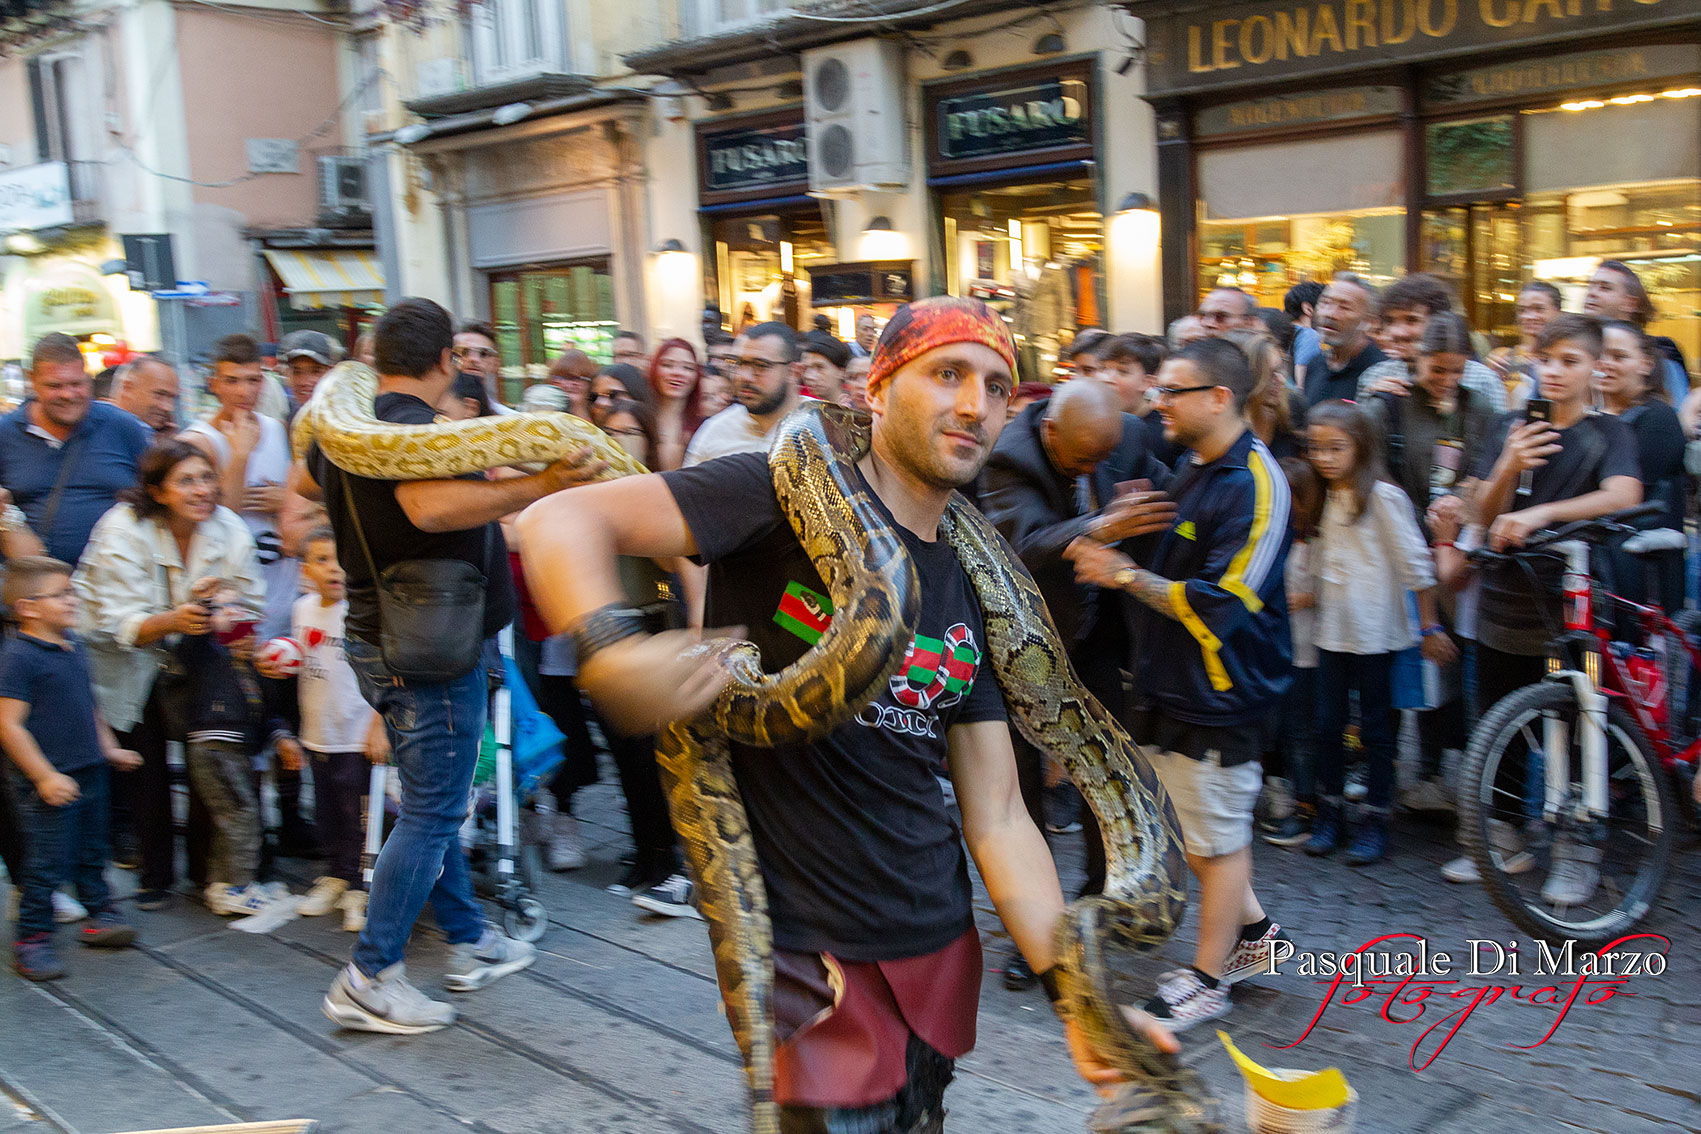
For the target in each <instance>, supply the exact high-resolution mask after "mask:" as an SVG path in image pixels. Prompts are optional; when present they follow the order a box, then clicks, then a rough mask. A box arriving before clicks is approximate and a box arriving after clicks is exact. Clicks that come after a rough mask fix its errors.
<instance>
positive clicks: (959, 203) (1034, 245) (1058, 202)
mask: <svg viewBox="0 0 1701 1134" xmlns="http://www.w3.org/2000/svg"><path fill="white" fill-rule="evenodd" d="M939 206H940V216H941V221H942V225H943V238H944V260H943V262H944V265H945V277H946V278H945V288H946V291H948V292H949V293H950V294H952V295H970V296H975V297H977V298H980V299H984V300H986V301H987V302H988V303H990V304H991V305H992V306H993V307H994V308H995V309H996V310H998V311H1000V312H1002V313H1003V314H1004V316H1005V317H1006V318H1007V319H1009V320H1010V322H1011V325H1012V329H1013V330H1014V332H1015V336H1016V344H1017V348H1018V350H1019V352H1020V354H1021V357H1020V359H1019V360H1018V361H1019V365H1020V369H1021V371H1022V376H1023V380H1024V381H1028V380H1048V379H1050V377H1051V376H1052V373H1053V371H1054V369H1055V367H1056V363H1057V353H1058V349H1059V347H1061V346H1066V345H1067V344H1068V343H1069V341H1070V340H1071V339H1072V338H1073V337H1074V335H1075V332H1076V331H1077V330H1079V329H1080V328H1082V327H1097V326H1102V325H1103V323H1104V311H1105V299H1104V294H1103V292H1102V288H1103V272H1102V270H1101V263H1102V260H1103V255H1104V217H1103V215H1102V214H1101V213H1100V212H1099V208H1098V203H1097V200H1096V197H1095V194H1094V189H1093V183H1092V182H1091V181H1089V180H1085V179H1081V180H1071V181H1057V182H1049V183H1047V182H1041V183H1025V184H1020V185H1007V186H997V187H987V188H976V189H970V190H963V191H960V192H947V193H941V194H940V198H939Z"/></svg>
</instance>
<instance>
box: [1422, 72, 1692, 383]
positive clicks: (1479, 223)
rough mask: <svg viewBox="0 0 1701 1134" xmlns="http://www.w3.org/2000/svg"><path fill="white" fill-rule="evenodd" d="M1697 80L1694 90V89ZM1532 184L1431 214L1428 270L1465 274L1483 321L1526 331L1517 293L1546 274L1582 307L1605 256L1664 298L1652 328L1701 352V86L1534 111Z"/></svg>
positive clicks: (1475, 313)
mask: <svg viewBox="0 0 1701 1134" xmlns="http://www.w3.org/2000/svg"><path fill="white" fill-rule="evenodd" d="M1691 91H1694V93H1693V94H1692V93H1690V92H1691ZM1519 117H1520V119H1521V121H1520V123H1519V125H1520V126H1521V128H1522V130H1523V139H1522V167H1523V168H1522V170H1521V171H1520V172H1521V178H1520V190H1521V191H1520V193H1519V194H1518V195H1517V196H1516V198H1514V199H1504V200H1500V201H1489V202H1480V203H1477V202H1473V203H1470V204H1463V205H1453V206H1447V207H1438V208H1431V209H1428V210H1426V211H1425V213H1424V222H1423V259H1424V266H1425V268H1426V270H1429V271H1433V272H1435V273H1437V274H1438V275H1441V276H1443V277H1446V278H1449V279H1451V280H1453V281H1455V282H1456V284H1457V286H1458V288H1459V292H1460V295H1461V296H1462V297H1463V299H1464V302H1465V306H1466V309H1467V313H1468V314H1469V315H1470V317H1471V319H1472V321H1473V323H1474V324H1475V325H1476V326H1477V327H1478V328H1479V329H1481V330H1483V331H1484V332H1486V333H1489V334H1490V335H1492V336H1493V337H1494V338H1495V339H1496V340H1498V341H1500V342H1511V341H1514V340H1515V337H1516V333H1517V331H1516V327H1515V325H1514V322H1513V303H1514V302H1515V300H1516V298H1517V293H1518V290H1519V288H1520V287H1522V285H1523V283H1524V282H1525V281H1527V280H1531V279H1538V280H1546V281H1548V282H1550V283H1552V284H1554V285H1555V286H1557V287H1558V288H1559V289H1560V291H1561V293H1562V294H1563V295H1564V296H1565V306H1566V307H1567V308H1568V309H1571V310H1580V309H1581V307H1582V302H1583V293H1584V291H1585V290H1586V289H1587V286H1588V281H1589V277H1590V276H1592V275H1593V274H1594V271H1595V268H1596V266H1597V265H1598V264H1599V263H1600V262H1601V261H1602V260H1622V261H1624V262H1625V263H1628V264H1629V265H1630V266H1631V267H1633V268H1634V269H1635V270H1636V272H1637V274H1638V275H1639V276H1640V277H1641V278H1642V282H1643V285H1644V286H1645V287H1646V288H1647V289H1648V293H1649V295H1650V297H1651V298H1652V299H1653V301H1654V308H1655V316H1654V320H1653V322H1652V323H1651V324H1650V325H1649V330H1650V331H1651V332H1652V333H1654V334H1656V335H1668V336H1670V337H1671V338H1672V339H1673V340H1674V341H1676V342H1677V344H1678V345H1679V347H1681V348H1682V350H1683V352H1684V354H1685V355H1686V356H1687V357H1688V358H1690V359H1691V360H1694V359H1695V358H1696V357H1697V355H1698V354H1701V318H1698V317H1697V314H1696V313H1697V310H1698V309H1701V90H1697V89H1695V88H1678V89H1674V90H1672V91H1670V92H1669V93H1668V92H1658V93H1653V92H1650V93H1645V94H1630V95H1622V96H1617V97H1615V98H1609V99H1575V100H1571V101H1567V102H1564V103H1562V104H1560V105H1557V106H1552V107H1546V108H1539V109H1532V110H1526V111H1524V112H1523V113H1522V114H1521V115H1520V116H1519Z"/></svg>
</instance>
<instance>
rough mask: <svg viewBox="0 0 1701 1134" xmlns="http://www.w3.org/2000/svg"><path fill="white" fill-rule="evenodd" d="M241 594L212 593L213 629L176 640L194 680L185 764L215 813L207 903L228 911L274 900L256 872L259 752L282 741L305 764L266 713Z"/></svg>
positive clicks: (282, 756) (256, 909)
mask: <svg viewBox="0 0 1701 1134" xmlns="http://www.w3.org/2000/svg"><path fill="white" fill-rule="evenodd" d="M236 598H237V596H236V594H235V592H234V591H232V590H229V589H224V590H221V591H219V592H218V593H216V594H214V595H213V596H212V597H211V602H210V604H209V605H211V606H212V608H213V611H214V613H213V619H212V632H210V633H207V634H200V635H189V634H185V635H184V636H183V640H182V641H181V642H179V643H178V645H177V651H178V656H179V657H181V658H182V660H183V663H184V665H185V667H186V668H187V669H188V670H189V672H190V673H191V674H192V675H193V679H194V681H193V689H194V693H193V699H192V703H191V705H190V717H189V737H188V744H187V745H186V746H185V753H184V762H185V764H187V765H188V769H189V779H190V781H191V782H192V783H194V785H195V790H196V791H198V792H200V794H201V798H202V799H203V800H204V801H205V802H206V805H207V811H208V812H209V813H210V814H211V816H212V825H213V838H212V846H211V847H210V848H209V849H208V852H207V888H206V891H205V896H206V902H207V908H208V909H209V910H211V911H212V912H214V913H216V914H220V915H222V916H225V917H246V916H249V915H252V914H260V913H265V912H266V911H267V910H269V909H271V907H272V904H273V901H274V900H275V899H274V898H273V896H272V895H271V894H270V893H269V892H268V891H267V890H266V889H265V888H264V887H263V886H261V885H260V884H259V882H258V880H257V879H256V877H255V875H256V874H257V873H258V872H259V869H260V846H261V829H260V792H259V784H258V781H259V776H258V775H257V773H256V771H255V757H256V756H257V755H258V754H259V753H260V752H262V751H264V750H265V749H266V748H267V747H268V746H271V745H273V744H276V745H277V748H278V757H279V760H280V762H281V763H283V764H284V766H285V767H286V768H287V767H288V766H289V764H290V763H292V762H293V763H295V765H296V767H297V768H299V767H300V761H299V753H298V754H297V759H296V760H294V761H291V760H290V759H289V757H288V754H287V753H286V752H285V748H286V746H287V744H289V743H293V738H292V737H291V735H290V732H289V727H288V725H287V723H286V722H285V721H283V720H282V719H281V718H280V717H278V716H275V715H273V714H272V713H270V712H268V710H267V707H266V697H265V692H264V690H263V689H262V688H261V685H260V677H259V674H258V673H256V672H255V670H254V665H253V658H254V627H255V626H256V625H257V624H258V621H259V613H258V612H257V611H252V610H248V609H246V608H244V607H242V606H240V605H238V604H237V602H236Z"/></svg>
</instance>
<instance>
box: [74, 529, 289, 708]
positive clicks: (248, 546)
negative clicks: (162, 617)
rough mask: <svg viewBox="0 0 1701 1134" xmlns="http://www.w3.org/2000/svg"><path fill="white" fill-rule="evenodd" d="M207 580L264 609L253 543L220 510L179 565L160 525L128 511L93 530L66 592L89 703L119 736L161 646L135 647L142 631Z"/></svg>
mask: <svg viewBox="0 0 1701 1134" xmlns="http://www.w3.org/2000/svg"><path fill="white" fill-rule="evenodd" d="M208 576H212V577H214V578H219V579H223V580H224V581H225V582H226V583H227V584H228V585H229V586H231V587H233V588H235V589H236V590H237V591H238V592H239V593H240V594H241V596H242V599H243V601H244V602H246V603H247V604H248V605H250V606H252V607H253V608H254V609H255V610H260V609H263V608H264V607H265V604H266V587H265V584H264V583H262V582H261V580H260V564H259V561H258V559H257V558H256V557H255V554H254V537H253V535H252V534H250V533H249V531H248V525H247V524H245V523H243V521H242V517H241V516H238V515H237V514H236V513H235V512H232V511H231V510H230V509H228V508H224V507H220V508H217V509H215V510H214V511H213V514H212V515H211V516H210V517H208V518H207V519H206V520H204V521H202V523H201V525H200V526H199V527H197V528H196V529H195V535H194V538H193V539H191V540H190V541H189V555H188V561H187V562H184V557H183V556H181V555H179V554H178V549H177V540H175V539H174V538H172V536H171V533H170V532H169V531H168V530H167V529H166V527H165V525H164V524H163V523H161V522H159V521H156V520H144V519H141V518H139V517H138V516H137V515H136V512H135V510H134V509H133V508H131V507H130V505H128V504H120V505H118V506H117V507H115V508H113V509H112V510H111V511H109V512H108V513H107V514H106V515H104V516H102V517H101V518H100V522H99V523H98V524H96V525H95V529H94V532H93V534H92V535H90V536H89V545H88V547H87V549H86V550H84V552H83V557H82V559H81V561H79V563H78V565H77V573H76V574H75V575H73V576H72V578H71V585H72V587H73V588H74V589H75V590H76V592H77V608H78V609H77V626H78V631H79V633H80V635H81V637H82V639H83V643H84V645H85V646H87V648H88V651H89V668H90V669H91V670H92V671H93V676H94V688H95V703H96V704H97V705H98V706H99V707H100V711H101V714H102V715H103V716H104V717H105V718H106V722H107V724H109V725H111V726H112V727H113V728H114V729H116V730H118V731H119V732H127V731H129V730H130V729H132V728H135V727H136V724H137V722H138V721H140V720H141V719H142V707H143V706H144V705H146V704H147V702H148V694H149V693H151V692H153V687H154V678H155V677H156V676H157V675H158V674H159V667H160V661H161V657H162V655H163V654H164V651H165V646H166V640H165V639H159V640H156V641H154V642H152V643H150V644H148V645H145V646H138V645H137V644H136V635H137V634H138V633H140V632H141V629H142V623H143V622H146V621H147V620H148V618H149V617H150V616H151V615H155V614H161V613H163V612H165V611H168V610H171V609H172V608H173V607H176V606H179V605H181V604H183V603H186V602H188V601H189V599H190V592H191V590H192V589H193V587H194V585H195V582H196V580H198V579H202V578H205V577H208ZM168 580H169V582H168Z"/></svg>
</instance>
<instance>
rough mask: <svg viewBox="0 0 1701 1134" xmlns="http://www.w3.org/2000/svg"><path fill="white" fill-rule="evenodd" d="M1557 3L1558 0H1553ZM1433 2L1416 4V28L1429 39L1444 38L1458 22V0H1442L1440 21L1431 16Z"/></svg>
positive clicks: (1432, 13)
mask: <svg viewBox="0 0 1701 1134" xmlns="http://www.w3.org/2000/svg"><path fill="white" fill-rule="evenodd" d="M1553 2H1554V3H1556V4H1557V3H1558V2H1559V0H1553ZM1433 8H1434V4H1433V3H1431V0H1422V2H1421V3H1420V4H1419V5H1418V30H1419V31H1421V32H1423V34H1424V35H1427V36H1428V37H1429V38H1431V39H1445V38H1447V36H1449V35H1451V34H1452V32H1453V29H1454V28H1455V27H1456V26H1458V23H1459V0H1442V2H1441V21H1440V22H1439V23H1437V22H1436V21H1435V20H1434V18H1433V16H1434V12H1433V10H1432V9H1433Z"/></svg>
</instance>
